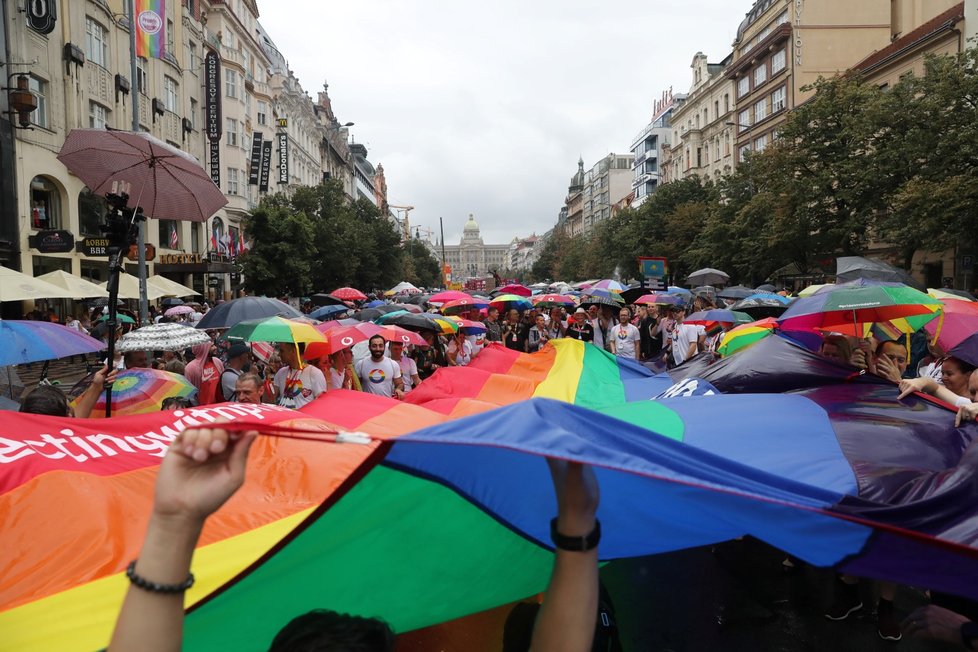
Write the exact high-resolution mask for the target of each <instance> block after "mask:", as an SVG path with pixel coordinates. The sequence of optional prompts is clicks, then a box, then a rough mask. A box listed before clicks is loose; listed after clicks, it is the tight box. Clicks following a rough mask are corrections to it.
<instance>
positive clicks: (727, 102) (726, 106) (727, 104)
mask: <svg viewBox="0 0 978 652" xmlns="http://www.w3.org/2000/svg"><path fill="white" fill-rule="evenodd" d="M729 110H730V93H724V94H723V112H724V113H726V112H727V111H729Z"/></svg>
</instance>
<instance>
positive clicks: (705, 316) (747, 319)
mask: <svg viewBox="0 0 978 652" xmlns="http://www.w3.org/2000/svg"><path fill="white" fill-rule="evenodd" d="M753 321H754V318H753V317H751V316H750V315H748V314H747V313H746V312H737V311H736V310H722V309H717V310H700V311H699V312H694V313H693V314H691V315H690V316H689V317H687V318H686V319H684V320H683V322H684V323H686V324H699V325H702V326H705V327H706V330H708V331H709V330H713V329H714V328H716V326H717V325H719V324H750V323H753Z"/></svg>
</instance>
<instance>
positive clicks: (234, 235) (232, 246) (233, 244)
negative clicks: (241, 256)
mask: <svg viewBox="0 0 978 652" xmlns="http://www.w3.org/2000/svg"><path fill="white" fill-rule="evenodd" d="M229 240H230V241H229V242H228V255H230V256H231V257H232V258H234V257H235V256H237V255H238V232H237V231H235V230H234V229H231V233H230V238H229Z"/></svg>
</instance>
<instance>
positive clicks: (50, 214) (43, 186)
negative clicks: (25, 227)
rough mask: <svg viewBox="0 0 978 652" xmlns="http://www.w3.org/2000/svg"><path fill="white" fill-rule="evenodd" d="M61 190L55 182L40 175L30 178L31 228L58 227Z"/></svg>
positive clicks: (59, 225)
mask: <svg viewBox="0 0 978 652" xmlns="http://www.w3.org/2000/svg"><path fill="white" fill-rule="evenodd" d="M61 215H62V214H61V190H60V189H59V188H58V186H56V185H55V183H54V182H53V181H52V180H51V179H49V178H47V177H42V176H37V177H34V178H33V179H31V228H32V229H60V228H62V226H61V225H62V223H63V222H62V219H61Z"/></svg>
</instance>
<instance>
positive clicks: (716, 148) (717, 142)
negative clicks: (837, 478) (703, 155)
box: [713, 136, 720, 161]
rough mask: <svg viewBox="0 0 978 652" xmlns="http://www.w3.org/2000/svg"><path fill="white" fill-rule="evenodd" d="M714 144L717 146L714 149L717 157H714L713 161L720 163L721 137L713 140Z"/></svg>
mask: <svg viewBox="0 0 978 652" xmlns="http://www.w3.org/2000/svg"><path fill="white" fill-rule="evenodd" d="M713 143H714V145H715V148H714V152H715V154H716V155H715V156H714V157H713V160H715V161H719V160H720V137H719V136H717V137H716V138H714V139H713Z"/></svg>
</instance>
